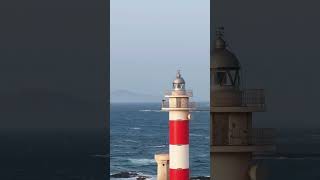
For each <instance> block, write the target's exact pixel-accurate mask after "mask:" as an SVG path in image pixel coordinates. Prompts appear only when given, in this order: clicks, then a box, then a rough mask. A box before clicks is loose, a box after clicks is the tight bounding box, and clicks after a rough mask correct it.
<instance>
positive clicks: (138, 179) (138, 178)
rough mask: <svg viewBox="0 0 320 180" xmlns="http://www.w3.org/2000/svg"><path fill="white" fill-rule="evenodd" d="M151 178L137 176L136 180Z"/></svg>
mask: <svg viewBox="0 0 320 180" xmlns="http://www.w3.org/2000/svg"><path fill="white" fill-rule="evenodd" d="M150 178H151V177H149V176H138V177H137V180H146V179H150Z"/></svg>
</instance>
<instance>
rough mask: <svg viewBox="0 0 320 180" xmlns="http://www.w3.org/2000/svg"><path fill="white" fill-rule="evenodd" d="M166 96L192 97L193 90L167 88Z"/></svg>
mask: <svg viewBox="0 0 320 180" xmlns="http://www.w3.org/2000/svg"><path fill="white" fill-rule="evenodd" d="M164 96H165V97H192V96H193V92H192V90H167V91H165V92H164Z"/></svg>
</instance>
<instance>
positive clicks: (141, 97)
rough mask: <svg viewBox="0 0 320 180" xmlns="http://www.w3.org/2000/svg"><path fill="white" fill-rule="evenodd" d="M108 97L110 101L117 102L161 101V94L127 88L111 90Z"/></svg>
mask: <svg viewBox="0 0 320 180" xmlns="http://www.w3.org/2000/svg"><path fill="white" fill-rule="evenodd" d="M110 99H111V102H112V103H117V102H122V103H125V102H129V103H131V102H161V100H162V96H161V95H160V94H159V95H158V96H157V95H150V94H143V93H136V92H132V91H128V90H116V91H112V92H111V94H110Z"/></svg>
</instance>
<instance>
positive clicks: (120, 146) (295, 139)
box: [110, 103, 320, 180]
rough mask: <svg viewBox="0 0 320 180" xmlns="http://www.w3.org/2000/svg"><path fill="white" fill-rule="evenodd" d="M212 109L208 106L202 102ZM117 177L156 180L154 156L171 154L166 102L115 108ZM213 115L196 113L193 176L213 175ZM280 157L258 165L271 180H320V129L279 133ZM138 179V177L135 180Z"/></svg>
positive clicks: (192, 134) (112, 119) (112, 128)
mask: <svg viewBox="0 0 320 180" xmlns="http://www.w3.org/2000/svg"><path fill="white" fill-rule="evenodd" d="M198 106H199V107H200V109H208V106H209V104H208V103H200V104H199V105H198ZM110 112H111V114H110V135H111V136H110V140H111V143H110V148H111V149H110V150H111V154H110V170H111V174H115V173H119V172H123V171H126V172H128V171H135V172H138V173H140V174H142V175H147V176H150V177H152V178H153V179H154V178H155V177H156V163H155V161H154V154H155V153H157V152H167V151H168V113H167V112H161V111H160V103H146V104H112V105H111V111H110ZM209 117H210V115H209V112H208V111H195V112H193V113H192V120H191V121H190V169H191V176H209V174H210V171H209V166H210V161H209V156H210V153H209ZM278 132H279V133H278V134H277V139H276V143H277V148H278V153H279V155H278V156H275V157H265V158H264V159H260V160H258V162H259V165H260V167H263V168H264V169H267V171H268V175H269V178H268V179H271V180H278V179H279V180H283V179H290V180H301V179H308V180H319V179H320V159H319V157H318V155H317V154H315V155H312V154H314V153H319V152H320V130H319V129H278ZM133 179H134V178H133Z"/></svg>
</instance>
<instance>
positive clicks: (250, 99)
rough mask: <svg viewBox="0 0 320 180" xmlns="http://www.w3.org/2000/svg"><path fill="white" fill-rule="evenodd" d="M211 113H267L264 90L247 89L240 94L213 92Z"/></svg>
mask: <svg viewBox="0 0 320 180" xmlns="http://www.w3.org/2000/svg"><path fill="white" fill-rule="evenodd" d="M213 93H215V94H212V95H211V96H212V106H211V112H259V111H265V93H264V90H263V89H245V90H242V91H239V93H237V94H236V93H234V92H232V93H230V92H226V93H225V92H213Z"/></svg>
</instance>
